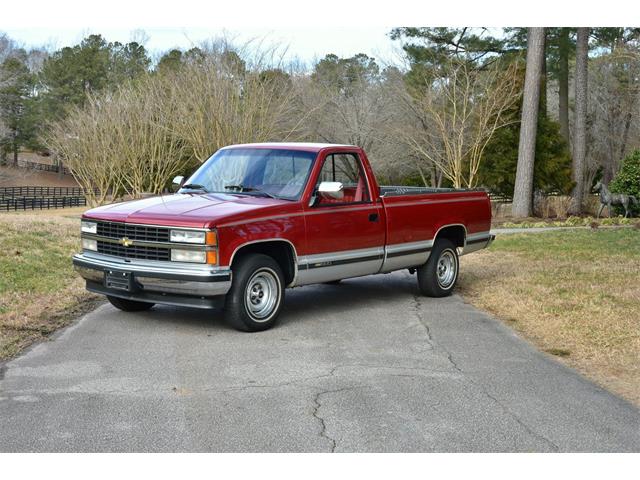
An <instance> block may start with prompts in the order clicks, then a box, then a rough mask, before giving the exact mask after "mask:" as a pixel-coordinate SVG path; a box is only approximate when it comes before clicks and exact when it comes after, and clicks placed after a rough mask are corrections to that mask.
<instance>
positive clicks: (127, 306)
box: [107, 295, 155, 312]
mask: <svg viewBox="0 0 640 480" xmlns="http://www.w3.org/2000/svg"><path fill="white" fill-rule="evenodd" d="M107 300H109V303H111V305H113V306H114V307H116V308H117V309H118V310H122V311H123V312H144V311H145V310H149V309H150V308H151V307H153V306H154V305H155V304H154V303H147V302H137V301H135V300H127V299H126V298H119V297H112V296H111V295H107Z"/></svg>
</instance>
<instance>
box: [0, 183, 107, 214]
mask: <svg viewBox="0 0 640 480" xmlns="http://www.w3.org/2000/svg"><path fill="white" fill-rule="evenodd" d="M86 193H87V191H86V190H85V189H84V188H81V187H38V186H34V187H31V186H29V187H26V186H24V187H0V212H1V211H5V212H7V211H11V210H44V209H50V208H68V207H84V206H86V205H87V199H86V197H85V195H86ZM95 193H96V194H97V193H99V191H97V190H96V191H95Z"/></svg>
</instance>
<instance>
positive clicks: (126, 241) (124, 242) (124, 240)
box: [118, 237, 133, 247]
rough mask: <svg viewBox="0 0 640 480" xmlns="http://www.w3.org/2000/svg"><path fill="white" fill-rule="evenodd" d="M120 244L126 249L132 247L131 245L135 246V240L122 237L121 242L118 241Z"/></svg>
mask: <svg viewBox="0 0 640 480" xmlns="http://www.w3.org/2000/svg"><path fill="white" fill-rule="evenodd" d="M118 243H119V244H120V245H122V246H124V247H130V246H131V245H133V240H129V239H128V238H127V237H122V238H121V239H120V240H118Z"/></svg>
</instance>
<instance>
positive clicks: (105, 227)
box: [96, 222, 169, 258]
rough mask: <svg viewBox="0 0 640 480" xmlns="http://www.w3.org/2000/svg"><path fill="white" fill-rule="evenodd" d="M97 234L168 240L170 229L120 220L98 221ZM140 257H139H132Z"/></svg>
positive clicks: (147, 239)
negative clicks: (121, 221)
mask: <svg viewBox="0 0 640 480" xmlns="http://www.w3.org/2000/svg"><path fill="white" fill-rule="evenodd" d="M97 223H98V227H97V228H98V230H97V232H96V233H97V235H98V236H100V237H107V238H115V239H121V238H124V237H127V238H128V239H130V240H138V241H142V242H168V241H169V229H168V228H165V227H154V226H149V225H131V224H128V223H119V222H97ZM131 258H138V257H131Z"/></svg>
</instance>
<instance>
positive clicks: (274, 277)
mask: <svg viewBox="0 0 640 480" xmlns="http://www.w3.org/2000/svg"><path fill="white" fill-rule="evenodd" d="M283 303H284V275H283V274H282V269H281V268H280V265H278V263H277V262H276V261H275V260H274V259H273V258H271V257H269V256H267V255H262V254H257V253H256V254H251V255H247V256H246V257H243V258H241V259H239V260H238V263H237V264H236V265H234V267H233V283H232V284H231V289H230V290H229V292H228V293H227V297H226V300H225V306H224V309H225V319H226V320H227V322H229V323H230V324H231V326H232V327H234V328H236V329H237V330H242V331H245V332H257V331H260V330H266V329H268V328H271V327H272V326H273V325H274V324H275V322H276V319H277V318H278V315H279V314H280V310H281V309H282V304H283Z"/></svg>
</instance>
